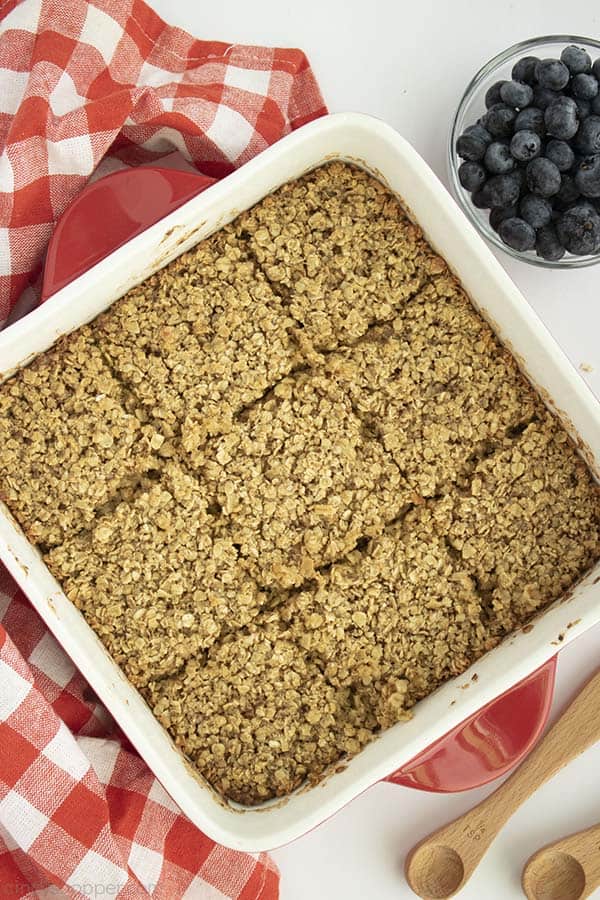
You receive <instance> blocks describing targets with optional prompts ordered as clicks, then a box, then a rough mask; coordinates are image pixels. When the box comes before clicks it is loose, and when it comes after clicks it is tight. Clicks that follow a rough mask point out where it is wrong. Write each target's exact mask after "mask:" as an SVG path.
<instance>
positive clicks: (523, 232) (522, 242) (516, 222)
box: [498, 216, 535, 252]
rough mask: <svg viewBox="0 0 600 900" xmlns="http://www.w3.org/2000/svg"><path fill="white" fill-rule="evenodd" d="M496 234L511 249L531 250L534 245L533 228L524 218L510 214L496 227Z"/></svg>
mask: <svg viewBox="0 0 600 900" xmlns="http://www.w3.org/2000/svg"><path fill="white" fill-rule="evenodd" d="M498 234H499V235H500V237H501V238H502V240H503V241H504V243H505V244H508V246H509V247H512V248H513V250H519V251H521V252H523V251H524V250H533V248H534V247H535V230H534V229H533V228H532V227H531V225H529V224H528V223H527V222H526V221H525V220H524V219H519V217H518V216H512V218H510V219H504V221H503V222H500V225H499V227H498Z"/></svg>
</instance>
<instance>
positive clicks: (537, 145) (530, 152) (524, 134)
mask: <svg viewBox="0 0 600 900" xmlns="http://www.w3.org/2000/svg"><path fill="white" fill-rule="evenodd" d="M541 147H542V141H541V139H540V137H539V135H537V134H536V133H535V132H534V131H515V133H514V134H513V136H512V140H511V142H510V152H511V153H512V155H513V156H514V158H515V159H518V160H519V162H529V160H530V159H535V157H536V156H539V155H540V150H541Z"/></svg>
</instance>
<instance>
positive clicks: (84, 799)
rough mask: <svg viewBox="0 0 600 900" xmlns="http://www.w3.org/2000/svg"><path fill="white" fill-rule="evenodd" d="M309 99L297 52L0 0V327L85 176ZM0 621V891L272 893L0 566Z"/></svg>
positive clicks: (226, 155) (174, 899)
mask: <svg viewBox="0 0 600 900" xmlns="http://www.w3.org/2000/svg"><path fill="white" fill-rule="evenodd" d="M325 111H326V110H325V108H324V106H323V100H322V98H321V95H320V93H319V89H318V87H317V85H316V82H315V80H314V77H313V74H312V72H311V70H310V68H309V66H308V63H307V60H306V58H305V56H304V54H303V53H301V52H300V51H298V50H277V49H266V48H261V47H243V46H238V45H226V44H223V43H215V42H206V41H199V40H196V39H194V38H192V37H191V36H190V35H188V34H186V33H185V32H183V31H181V30H180V29H177V28H172V27H169V26H167V25H165V23H164V22H163V21H162V20H161V19H160V18H159V17H158V16H157V15H156V14H155V13H154V12H153V11H152V10H150V9H149V8H148V7H147V6H146V5H145V4H144V3H143V2H141V0H92V2H84V0H60V2H57V0H23V2H21V3H18V2H15V0H5V2H4V3H2V2H0V324H1V323H2V322H3V321H5V320H6V318H7V316H8V315H9V313H10V312H11V310H12V315H13V317H14V315H15V307H16V308H17V309H18V310H19V311H20V312H21V313H22V312H23V311H25V310H26V309H28V308H30V307H31V306H32V305H33V304H34V303H35V302H36V301H37V288H36V283H39V277H38V276H39V273H40V271H41V266H42V262H43V254H44V251H45V247H46V244H47V242H48V239H49V236H50V234H51V231H52V227H53V224H54V222H55V221H56V219H57V217H58V216H59V215H60V214H61V213H62V212H63V210H64V209H65V208H66V207H67V206H68V204H69V203H70V201H71V200H72V199H73V197H74V196H75V195H76V194H77V192H78V191H79V190H81V188H82V187H83V186H84V184H85V183H86V181H87V180H88V178H89V177H90V176H91V175H92V173H94V177H98V176H99V175H101V174H106V173H107V172H110V171H113V170H115V169H116V168H119V167H123V166H125V165H135V164H139V163H141V162H146V161H150V160H156V159H158V158H160V157H163V156H165V155H166V154H171V153H172V151H173V150H178V151H179V152H180V154H181V155H182V156H183V157H184V158H185V160H187V161H188V163H189V164H191V165H194V166H196V167H197V168H198V169H199V170H200V171H202V172H203V173H205V174H207V175H211V176H213V177H216V178H218V177H221V176H223V175H225V174H227V173H228V172H230V171H232V170H233V169H234V168H236V167H237V166H239V165H241V164H242V163H244V162H245V161H246V160H248V159H250V158H251V157H252V156H254V155H255V154H256V153H258V152H260V151H261V150H262V149H263V148H265V147H267V146H268V145H269V144H271V143H273V142H274V141H275V140H277V139H278V138H279V137H281V136H282V135H284V134H286V133H287V132H289V131H290V130H292V129H294V128H296V127H298V126H299V125H301V124H303V123H304V122H307V121H309V120H310V119H313V118H315V117H317V116H319V115H321V114H322V113H324V112H325ZM0 362H1V361H0ZM0 623H1V624H0V900H1V898H5V897H6V898H16V897H19V898H28V900H29V898H31V900H33V898H40V900H46V898H53V900H59V898H61V897H68V898H80V897H89V896H92V897H99V896H103V897H104V896H110V897H115V896H116V897H119V898H127V900H141V898H146V897H155V898H159V900H179V898H186V900H223V898H237V900H274V898H276V897H277V896H278V874H277V871H276V869H275V867H274V865H273V863H272V862H271V861H270V859H269V857H268V856H267V855H266V854H259V855H256V856H254V855H250V854H242V853H236V852H234V851H231V850H226V849H224V848H222V847H219V846H218V845H216V844H215V843H214V842H213V841H211V840H209V839H208V838H207V837H206V836H205V835H203V834H201V833H200V832H199V831H198V830H197V829H196V828H194V827H193V826H192V825H191V824H190V823H189V822H188V821H187V820H186V819H185V817H184V816H183V815H182V814H181V812H180V811H179V810H178V809H177V807H176V806H175V805H174V804H173V802H172V801H171V799H170V798H169V797H168V795H167V794H166V793H165V791H164V790H163V789H162V788H161V786H160V785H159V784H158V783H157V782H156V780H155V779H154V778H153V776H152V775H151V773H150V772H149V771H148V769H147V768H146V766H145V765H144V764H143V762H142V761H141V760H140V759H139V758H138V757H137V756H136V755H135V753H134V752H133V750H132V748H131V747H130V746H129V744H128V743H127V741H126V739H125V738H124V737H123V735H121V734H120V733H119V731H118V729H117V728H116V727H115V725H114V723H113V722H112V720H111V719H110V716H109V715H108V714H107V712H106V710H104V709H103V707H102V706H101V705H100V704H99V703H98V702H97V700H96V699H95V698H94V696H93V694H92V692H91V691H90V689H89V687H88V686H87V685H86V683H85V681H84V680H83V678H82V677H81V675H79V673H78V672H77V671H76V670H75V669H74V667H73V665H72V663H71V662H70V660H69V659H68V657H66V655H65V654H64V653H63V652H62V651H61V649H60V648H59V647H58V645H57V644H56V642H55V640H54V639H53V637H52V636H51V635H50V634H49V632H48V631H47V630H46V628H45V626H44V625H43V623H42V621H41V620H40V619H39V617H38V616H37V614H36V613H35V611H34V610H33V609H32V607H31V606H30V605H29V603H28V602H27V600H26V598H25V597H24V596H23V595H22V594H21V593H20V592H19V590H18V589H17V587H16V585H15V584H14V582H13V581H12V580H11V579H10V577H9V576H8V574H7V573H6V571H5V570H4V569H3V568H2V567H1V565H0Z"/></svg>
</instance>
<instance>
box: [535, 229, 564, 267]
mask: <svg viewBox="0 0 600 900" xmlns="http://www.w3.org/2000/svg"><path fill="white" fill-rule="evenodd" d="M535 252H536V253H537V255H538V256H541V258H542V259H549V260H552V261H553V262H557V261H558V260H559V259H562V258H563V256H564V255H565V248H564V247H563V245H562V244H561V242H560V240H559V237H558V234H557V233H556V228H555V227H554V225H543V226H542V227H541V228H540V229H539V230H538V233H537V234H536V237H535Z"/></svg>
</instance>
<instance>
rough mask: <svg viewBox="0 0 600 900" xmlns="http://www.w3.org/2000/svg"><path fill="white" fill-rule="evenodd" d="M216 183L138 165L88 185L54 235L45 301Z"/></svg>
mask: <svg viewBox="0 0 600 900" xmlns="http://www.w3.org/2000/svg"><path fill="white" fill-rule="evenodd" d="M214 182H215V179H214V178H208V177H207V176H206V175H201V174H200V173H196V172H183V171H180V170H179V169H166V168H163V167H160V166H138V167H137V168H132V169H122V170H121V171H119V172H114V173H113V174H112V175H107V176H106V177H105V178H101V179H99V180H98V181H95V182H94V183H93V184H88V185H87V186H86V187H85V188H84V189H83V191H82V192H81V193H80V194H79V195H78V196H77V197H76V198H75V200H74V201H73V203H71V205H70V206H69V207H68V209H66V210H65V212H64V213H63V214H62V216H61V217H60V219H59V220H58V222H57V224H56V227H55V229H54V232H53V234H52V237H51V239H50V243H49V245H48V252H47V254H46V262H45V266H44V280H43V284H42V299H41V302H42V303H43V302H44V300H47V299H48V297H50V296H51V295H52V294H54V293H56V291H58V290H60V289H61V288H63V287H64V286H65V285H66V284H69V282H71V281H73V280H74V279H75V278H77V276H78V275H82V274H83V273H84V272H87V270H88V269H90V268H91V267H92V266H93V265H95V264H96V263H97V262H100V260H101V259H104V258H105V257H106V256H108V254H109V253H112V252H113V250H116V249H117V248H118V247H121V246H122V245H123V244H125V243H126V242H127V241H129V240H131V238H133V237H135V236H136V235H137V234H140V233H141V232H142V231H144V230H145V229H146V228H149V227H150V225H154V223H155V222H158V221H159V219H163V218H164V217H165V216H166V215H168V214H169V213H170V212H173V210H174V209H177V207H178V206H181V205H182V204H183V203H185V202H186V200H190V199H191V198H192V197H195V196H196V195H197V194H200V193H201V192H202V191H204V190H205V189H206V188H207V187H210V185H211V184H214Z"/></svg>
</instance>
